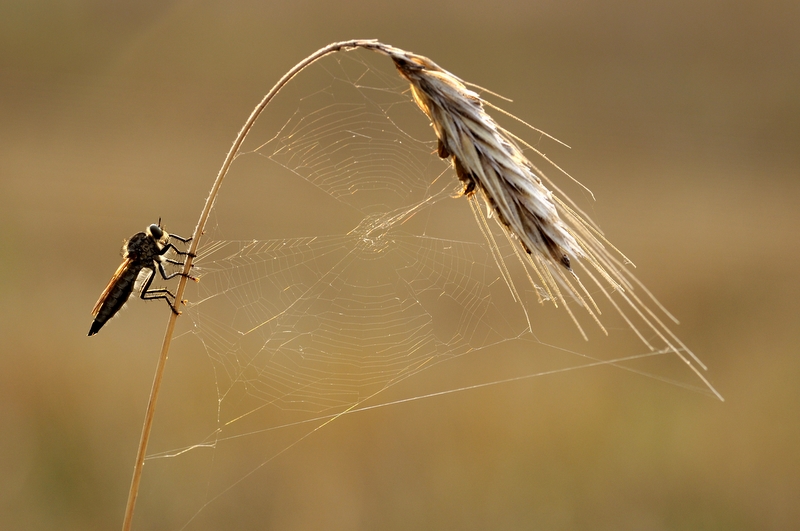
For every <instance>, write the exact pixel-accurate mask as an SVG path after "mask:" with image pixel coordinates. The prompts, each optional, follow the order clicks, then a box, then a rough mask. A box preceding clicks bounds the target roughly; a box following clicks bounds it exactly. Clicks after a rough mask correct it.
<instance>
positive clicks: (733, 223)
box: [0, 0, 800, 530]
mask: <svg viewBox="0 0 800 531" xmlns="http://www.w3.org/2000/svg"><path fill="white" fill-rule="evenodd" d="M798 27H800V4H798V3H797V2H792V1H783V2H779V1H774V2H761V3H753V2H714V1H702V2H686V1H678V2H663V1H661V2H633V1H624V0H620V1H613V2H592V3H583V2H553V1H543V2H535V1H534V2H521V1H507V2H501V3H497V2H488V1H484V2H481V1H462V2H454V1H449V2H439V3H429V2H419V1H416V0H414V1H409V2H404V3H397V2H387V3H378V2H360V1H350V2H338V3H329V2H320V1H296V2H293V3H291V4H289V3H277V2H273V3H267V2H230V3H227V2H202V3H201V2H186V1H183V2H154V1H149V2H101V1H89V0H86V1H78V2H70V3H62V2H47V1H41V2H3V3H2V4H0V117H1V118H0V135H2V136H1V137H0V150H1V153H2V155H0V197H2V209H0V227H2V229H1V230H0V273H1V274H0V348H2V355H1V356H0V364H1V365H0V425H1V426H2V432H3V434H2V436H1V437H0V528H2V529H26V530H35V529H60V530H69V529H109V528H111V529H114V528H116V527H117V526H119V525H120V524H121V521H122V515H123V510H124V505H125V500H126V496H127V489H128V485H129V482H130V471H131V468H132V465H133V460H134V457H135V452H136V445H137V443H138V439H139V433H140V429H141V420H142V417H143V414H144V409H145V405H146V402H147V396H148V393H149V390H150V384H151V381H152V371H153V370H154V367H155V361H156V357H157V354H158V349H159V346H160V343H161V339H162V334H163V332H162V331H163V327H164V322H165V320H166V312H165V311H164V310H165V308H163V307H160V305H159V304H155V303H153V304H149V305H144V304H141V303H138V302H133V303H132V304H131V305H130V307H129V309H128V310H126V312H125V315H124V316H123V318H122V319H116V320H114V322H113V323H112V325H109V327H108V328H109V329H108V330H105V329H104V330H103V332H102V333H101V334H99V335H98V336H97V337H93V338H91V339H89V338H87V337H86V332H87V330H88V327H89V324H90V321H91V317H90V315H89V312H90V310H91V308H92V305H93V304H94V302H95V300H96V298H97V296H98V294H99V293H100V291H101V290H102V288H103V287H104V285H105V282H106V281H107V279H108V278H109V276H110V275H111V273H112V272H113V271H114V268H115V267H116V266H117V265H118V260H119V256H118V254H117V253H118V246H119V242H120V241H121V239H122V238H123V237H127V236H130V235H131V234H133V233H135V232H137V231H140V230H143V229H144V227H145V226H146V225H148V224H150V223H152V222H154V221H155V220H156V219H158V218H159V217H163V218H164V219H165V221H166V223H167V227H168V229H170V230H171V231H174V232H176V233H178V234H182V235H188V234H189V233H190V232H191V230H192V228H193V227H194V225H195V223H196V218H197V215H198V213H199V210H200V208H201V206H202V203H203V201H204V199H205V197H206V194H207V192H208V188H209V187H210V184H211V182H212V181H213V178H214V176H215V175H216V172H217V170H218V168H219V166H220V164H221V163H222V160H223V158H224V156H225V153H226V152H227V150H228V148H229V146H230V144H231V142H232V141H233V139H234V137H235V135H236V133H237V132H238V130H239V128H240V127H241V124H242V123H243V122H244V120H245V118H246V117H247V116H248V115H249V113H250V111H251V110H252V108H253V106H254V105H255V104H256V103H257V102H258V101H259V100H260V99H261V97H262V95H263V94H264V93H265V92H266V91H267V90H268V89H269V88H270V87H271V86H272V85H273V84H274V82H275V81H276V80H277V79H278V78H279V77H280V76H281V75H283V73H284V72H285V71H286V70H287V69H288V68H289V67H291V66H292V65H294V64H295V63H296V62H298V61H299V60H300V59H302V58H303V57H305V56H306V55H308V54H309V53H311V52H312V51H314V50H316V49H317V48H319V47H321V46H323V45H325V44H327V43H329V42H333V41H339V40H345V39H352V38H379V39H380V40H381V41H383V42H386V43H389V44H394V45H396V46H399V47H402V48H404V49H407V50H410V51H414V52H416V53H420V54H423V55H426V56H429V57H431V58H432V59H433V60H435V61H436V62H437V63H439V64H440V65H442V66H443V67H445V68H447V69H448V70H450V71H451V72H453V73H455V74H457V75H459V76H460V77H462V78H463V79H466V80H469V81H472V82H474V83H477V84H479V85H481V86H484V87H487V88H489V89H491V90H493V91H495V92H498V93H500V94H503V95H505V96H508V97H510V98H513V99H514V103H513V104H510V105H508V106H507V107H509V109H510V110H512V111H513V112H514V113H515V114H516V115H518V116H520V117H522V118H523V119H525V120H526V121H528V122H530V123H532V124H534V125H535V126H536V127H538V128H541V129H542V130H544V131H547V132H548V133H550V134H552V135H554V136H556V137H558V138H559V139H561V140H563V141H565V142H566V143H568V144H570V145H571V146H572V149H571V150H564V149H559V150H556V151H553V153H552V156H553V157H554V158H556V160H557V162H558V163H559V164H560V165H562V166H563V167H564V168H566V169H567V170H568V171H569V172H570V173H571V174H572V175H574V176H576V177H577V178H578V179H580V180H581V181H582V182H583V183H584V184H586V185H587V186H588V187H589V188H591V189H592V190H593V192H594V194H595V196H596V197H597V202H596V203H593V204H592V206H591V208H592V211H591V214H592V216H593V217H594V218H595V219H596V220H597V221H599V223H600V224H601V226H602V227H603V228H604V230H605V231H606V233H607V234H608V235H609V236H610V238H611V239H612V241H614V243H615V244H616V245H617V246H619V247H620V248H621V249H623V250H624V251H625V252H626V254H628V255H629V256H630V257H631V258H632V259H633V260H634V261H635V262H636V263H637V266H638V269H637V275H638V276H639V277H640V278H641V279H642V280H643V281H644V282H645V283H646V284H647V285H648V287H649V288H650V289H651V290H652V291H653V292H655V293H656V294H657V295H658V296H659V298H660V300H661V301H662V302H663V303H664V304H665V306H666V307H667V308H669V309H670V310H671V311H672V312H673V313H674V314H675V315H676V316H677V317H678V318H679V319H680V320H681V323H682V324H681V325H680V326H679V327H677V332H678V333H679V335H680V336H681V338H682V339H683V340H684V341H685V342H686V343H687V344H688V345H689V346H691V347H692V348H693V349H694V351H695V352H697V353H698V354H699V355H700V356H701V358H702V359H703V360H704V361H705V362H706V363H707V365H708V366H709V368H710V371H709V378H710V379H711V381H712V382H713V383H714V385H715V386H716V387H717V389H719V390H720V392H721V393H722V394H723V395H724V396H725V398H726V402H724V403H720V402H718V401H715V400H714V399H712V398H709V397H707V396H706V395H703V394H699V393H694V392H691V391H687V390H686V389H683V388H679V387H675V386H669V385H665V384H663V383H661V382H658V381H656V380H653V379H646V378H641V377H638V376H636V375H633V374H631V373H628V372H625V371H621V370H617V369H614V368H602V369H598V370H583V371H571V372H567V373H564V374H559V375H554V376H550V377H542V378H536V379H532V380H526V381H521V382H516V383H510V384H506V385H500V386H494V387H491V388H488V389H482V390H475V391H467V392H461V393H455V394H452V395H447V396H444V397H440V398H432V399H427V400H420V401H417V402H414V403H410V404H406V405H400V406H393V407H388V408H384V409H380V410H376V411H372V412H365V413H360V414H357V415H352V416H349V417H347V418H342V419H339V420H337V421H336V422H333V423H331V424H330V425H328V426H325V427H324V428H323V429H322V430H320V431H319V432H317V433H314V434H313V435H312V436H310V437H309V438H307V439H305V440H303V441H301V442H300V443H298V444H297V445H295V446H294V447H292V448H291V449H290V450H288V451H287V452H285V453H283V454H281V455H278V456H277V457H275V458H274V459H272V460H271V461H269V462H268V463H266V464H265V465H264V466H263V467H261V468H260V469H258V470H257V471H256V472H255V473H254V475H257V476H259V477H258V480H257V481H256V480H253V483H252V486H248V485H247V484H245V485H243V486H242V488H240V489H237V490H236V492H235V495H231V496H225V497H223V498H220V499H218V500H215V501H214V503H213V507H210V508H209V510H207V511H203V512H201V514H200V516H198V518H196V519H194V520H191V515H192V514H194V511H196V510H197V507H196V506H194V508H189V509H187V508H186V507H181V506H179V505H180V503H182V502H181V501H177V498H180V499H181V500H182V499H183V496H180V497H179V496H176V499H175V500H174V499H172V497H171V493H176V492H180V493H181V494H183V493H186V492H192V491H195V490H197V491H199V492H200V494H198V496H197V499H201V500H202V499H203V495H202V489H203V484H202V482H201V483H200V484H193V483H191V484H190V483H189V482H188V480H187V481H186V482H185V483H181V480H180V478H181V477H189V476H188V475H187V476H182V475H181V467H184V468H186V469H187V471H188V469H190V468H192V466H193V462H192V461H191V460H189V461H188V462H178V463H176V465H175V468H176V469H177V471H176V472H175V474H174V475H172V476H169V477H170V478H172V479H171V481H174V483H162V484H156V485H153V484H147V483H146V484H145V487H146V490H144V491H143V493H142V501H141V502H140V503H141V510H142V512H141V513H140V514H139V517H138V518H137V519H136V521H135V525H134V528H136V529H180V528H183V526H184V525H186V529H253V528H255V529H298V530H300V529H445V528H450V529H454V528H455V529H617V530H619V529H623V530H624V529H630V530H668V529H669V530H671V529H693V530H700V529H709V530H723V529H724V530H747V529H776V530H777V529H781V530H782V529H792V528H800V505H799V504H798V503H797V500H798V499H800V452H799V451H798V447H799V443H800V415H799V414H798V412H799V410H798V406H800V391H798V385H797V381H798V377H800V361H798V354H800V352H799V351H800V349H799V348H798V340H800V334H799V333H798V330H800V327H799V326H798V324H800V323H799V322H798V321H800V320H799V319H798V310H799V309H800V303H799V302H798V300H799V298H798V295H800V283H798V282H797V281H796V280H795V278H796V273H795V269H796V265H797V262H798V259H799V258H800V246H799V245H798V236H797V234H796V232H797V230H798V229H800V214H798V200H800V178H799V177H800V149H798V145H799V144H798V141H800V37H798V35H797V28H798ZM548 154H550V152H549V151H548ZM282 207H283V208H285V205H283V206H282ZM267 208H269V206H268V203H267ZM278 208H281V206H280V205H278ZM286 223H291V210H287V221H286ZM275 229H276V231H277V229H278V227H275ZM276 236H277V234H276ZM536 311H541V312H553V311H555V310H553V309H552V308H551V307H544V308H542V309H538V308H537V310H536ZM592 341H603V340H602V339H601V338H599V337H594V338H593V339H592ZM566 342H567V340H566V339H565V343H566ZM178 358H179V359H178V361H177V362H176V363H175V364H173V365H171V366H170V368H169V369H168V375H167V380H166V381H165V390H164V396H163V397H162V400H163V406H164V410H163V412H162V413H161V418H162V419H169V421H168V422H167V421H166V420H164V421H163V422H162V423H161V424H159V413H157V417H156V426H155V434H154V436H155V437H162V442H163V441H164V440H167V439H168V438H169V434H167V433H166V431H167V428H169V429H170V430H175V431H177V432H180V431H181V430H182V422H183V421H184V420H186V423H187V425H190V422H189V420H190V419H187V418H185V417H182V416H181V415H185V416H188V414H190V413H191V414H193V415H194V414H196V415H206V416H209V415H210V416H213V415H214V414H215V413H216V406H215V405H214V404H213V403H209V401H208V396H209V393H211V394H213V393H214V390H213V385H212V388H211V389H210V390H209V388H208V387H209V386H208V374H206V373H203V372H202V370H197V372H192V369H186V370H183V369H184V365H183V364H181V363H180V359H181V358H180V356H178ZM170 361H171V362H172V361H173V360H172V359H171V360H170ZM471 367H472V366H471V365H470V363H469V362H464V363H462V364H460V365H456V366H455V367H448V364H443V365H441V366H439V367H437V368H436V370H432V371H428V372H426V373H423V374H422V375H420V376H419V377H420V379H421V381H427V382H428V383H429V382H430V381H432V380H433V379H444V380H447V378H449V377H451V376H452V375H450V374H448V369H452V370H455V371H460V372H461V373H465V372H468V371H470V370H471ZM476 370H477V369H476ZM512 374H513V370H512ZM468 378H469V377H468V376H467V379H468ZM440 388H442V389H446V388H448V386H447V384H445V385H442V386H441V387H440ZM194 394H196V395H197V396H198V399H197V403H196V404H195V403H188V404H182V405H179V406H177V405H175V403H174V402H172V403H171V402H170V398H174V397H175V396H181V397H184V398H182V399H183V400H185V397H187V396H189V397H191V396H193V395H194ZM412 394H413V391H412ZM176 412H178V413H176ZM186 429H187V430H188V429H192V428H191V427H187V428H186ZM204 435H205V434H204V433H202V434H200V433H198V434H197V435H196V436H194V438H195V439H196V440H200V439H202V437H203V436H204ZM283 436H285V437H287V440H288V441H291V440H293V439H292V435H283ZM190 438H191V437H190ZM176 445H177V444H175V445H172V446H170V443H169V442H165V443H164V444H162V446H163V447H167V448H168V447H174V446H176ZM256 451H257V450H256ZM273 453H274V452H273ZM271 455H272V453H269V452H265V453H264V456H265V459H266V458H268V457H270V456H271ZM148 465H149V463H148ZM203 466H205V467H207V468H208V469H212V468H213V467H214V466H220V467H222V466H225V464H224V463H218V464H216V465H215V464H214V463H212V464H210V465H209V464H208V463H205V464H204V465H203ZM147 472H148V466H146V467H145V481H147ZM246 473H247V470H244V471H240V470H232V471H231V475H232V477H233V478H234V480H236V479H241V478H242V477H244V476H245V474H246ZM165 477H166V476H165ZM192 477H194V476H192ZM175 478H177V479H175ZM164 481H166V480H164ZM192 481H194V480H192ZM187 522H188V524H187Z"/></svg>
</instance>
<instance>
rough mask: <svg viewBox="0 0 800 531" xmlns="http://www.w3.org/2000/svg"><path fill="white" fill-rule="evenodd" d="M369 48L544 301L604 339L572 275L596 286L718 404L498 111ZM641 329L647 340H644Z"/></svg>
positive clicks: (612, 255)
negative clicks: (512, 247) (538, 285)
mask: <svg viewBox="0 0 800 531" xmlns="http://www.w3.org/2000/svg"><path fill="white" fill-rule="evenodd" d="M367 47H371V48H373V49H375V50H376V51H378V52H381V53H384V54H386V55H388V56H389V57H390V58H391V59H392V61H394V64H395V66H396V67H397V70H398V71H399V72H400V74H401V75H402V76H403V77H404V78H405V79H407V80H408V82H409V83H410V85H411V92H412V95H413V97H414V101H416V103H417V105H418V106H419V108H420V109H421V110H422V111H423V112H424V113H425V114H426V115H427V116H428V117H429V118H430V120H431V125H432V126H433V129H434V131H435V133H436V136H437V138H438V142H439V144H438V154H439V156H440V157H442V158H449V159H450V160H451V161H452V164H453V167H454V169H455V171H456V175H457V176H458V178H459V179H460V180H461V182H462V183H463V185H464V190H463V193H464V195H466V196H469V197H472V196H473V195H474V194H476V193H478V194H480V196H481V197H482V199H483V200H484V202H485V203H486V205H487V210H488V211H489V215H490V216H494V217H495V218H496V219H497V221H498V222H499V223H500V224H501V225H502V226H503V227H504V229H505V230H506V231H507V233H508V234H509V235H510V236H511V237H512V239H516V241H518V242H519V245H520V246H521V247H522V249H524V251H525V252H526V253H527V255H528V260H527V264H526V265H527V266H528V267H530V268H531V269H532V270H533V271H534V272H535V273H536V275H535V276H536V277H537V278H539V279H540V280H541V281H542V282H543V284H544V286H543V288H544V290H545V292H547V293H548V294H549V295H550V297H549V298H550V300H552V301H553V303H554V304H556V305H558V303H559V302H560V303H561V304H563V306H564V307H565V308H566V310H567V312H568V313H569V315H570V317H571V318H572V320H573V321H574V322H575V324H576V326H577V327H578V329H579V330H580V332H581V334H583V336H584V337H586V334H585V333H584V332H583V329H582V328H581V326H580V324H579V322H578V319H577V318H576V316H575V315H574V314H573V312H572V311H571V309H570V307H569V304H568V303H570V302H572V303H575V304H577V305H578V306H579V307H582V308H583V309H584V310H585V311H586V312H587V313H588V314H589V315H590V316H591V318H592V320H593V321H595V323H597V325H598V326H599V327H600V329H601V330H602V331H603V332H604V333H606V334H607V332H606V330H605V328H604V327H603V325H602V323H601V321H600V318H599V314H600V309H599V307H598V305H597V304H596V302H595V301H594V300H593V298H592V295H591V293H590V291H589V290H588V289H587V288H586V287H585V286H584V285H583V283H582V282H581V280H580V279H579V277H578V275H577V273H576V271H575V268H577V267H581V268H582V270H583V271H584V272H585V273H586V274H587V277H588V278H589V279H590V280H591V281H592V283H594V284H596V285H597V288H598V289H599V292H600V293H602V294H603V296H605V297H606V298H608V300H609V301H610V303H611V305H612V306H613V307H614V308H615V309H616V310H617V311H618V312H619V313H620V315H621V316H622V318H623V319H624V320H625V321H626V322H627V323H628V325H629V326H630V327H631V328H632V329H633V331H634V332H635V333H636V335H637V336H638V337H639V338H640V339H641V340H642V341H643V343H644V344H645V345H646V346H647V347H648V348H649V349H651V350H654V351H655V350H656V347H655V346H654V345H653V344H652V342H650V341H648V340H647V339H645V335H650V334H654V335H655V336H656V337H658V338H659V339H660V340H661V341H662V343H663V344H664V345H665V346H666V347H667V349H668V350H671V351H672V352H674V353H675V354H677V355H678V356H679V357H680V358H681V360H683V361H684V362H685V363H686V364H687V365H688V366H689V367H691V369H692V370H693V371H694V372H695V373H696V374H697V375H698V376H699V377H700V379H701V380H702V381H703V382H704V383H705V384H706V385H707V386H708V388H709V389H710V390H711V391H712V392H713V393H714V394H715V395H716V396H717V397H718V398H719V399H720V400H722V396H721V395H720V394H719V393H718V392H717V391H716V390H715V389H714V388H713V386H711V384H710V382H708V380H707V379H706V378H705V376H704V375H703V374H702V373H701V371H700V368H702V369H704V370H705V369H706V367H705V366H704V365H703V364H702V362H700V360H699V359H698V358H697V357H696V356H695V355H694V354H693V353H692V352H691V351H690V350H689V349H688V348H686V346H685V345H684V344H683V343H682V342H681V341H680V340H679V339H678V338H677V337H676V336H675V334H674V333H673V332H672V331H671V330H670V329H669V328H668V327H667V326H666V325H665V324H664V322H663V321H662V319H661V318H660V317H659V316H658V315H657V314H656V313H655V312H654V311H653V310H652V309H651V308H650V306H649V304H648V301H649V303H651V304H653V305H655V306H656V307H657V308H658V309H659V310H661V311H663V312H664V314H665V315H666V316H667V317H668V318H670V319H672V320H673V321H675V322H677V321H676V320H675V319H674V318H673V317H672V316H671V315H670V314H669V313H668V312H666V310H664V308H663V307H662V306H661V304H660V303H659V302H658V301H657V300H656V299H655V297H653V296H652V294H650V292H649V291H647V289H646V288H645V287H644V286H643V285H642V284H641V283H640V282H639V281H638V280H637V279H636V278H635V277H634V276H633V274H632V273H631V272H630V270H629V269H628V268H627V267H626V266H625V264H629V263H630V261H629V260H628V259H627V258H626V257H625V256H624V255H622V254H621V253H620V252H619V251H618V250H617V249H616V248H615V247H613V246H612V245H611V244H610V243H608V241H607V240H606V239H605V237H604V236H603V235H602V233H600V232H599V230H598V229H597V228H596V227H595V226H593V224H592V222H591V221H590V220H588V219H585V218H584V217H582V216H581V214H580V213H579V211H578V210H577V209H573V208H570V207H569V206H568V204H573V203H572V201H570V200H569V198H567V197H563V198H559V197H557V196H556V195H555V194H554V193H553V192H552V191H551V190H550V189H549V188H548V187H547V186H546V185H545V183H544V182H543V178H544V175H543V174H541V172H539V171H538V170H537V169H536V167H535V166H534V165H533V164H532V163H531V162H530V161H529V160H528V159H527V158H526V156H525V154H524V153H523V151H522V149H521V148H520V147H519V145H518V144H517V139H516V137H515V136H514V135H513V134H511V133H510V132H508V131H506V130H505V129H503V128H502V127H501V126H500V125H498V124H497V122H496V121H495V120H494V119H493V118H492V117H491V116H490V115H489V114H488V113H487V112H486V108H487V107H489V108H496V107H494V106H493V105H491V104H489V103H488V102H485V101H484V100H483V99H482V98H481V96H480V95H479V94H477V93H476V92H474V91H473V90H471V89H469V88H468V87H467V83H465V82H464V81H462V80H461V79H459V78H458V77H456V76H454V75H453V74H451V73H450V72H448V71H447V70H444V69H443V68H441V67H440V66H439V65H437V64H436V63H434V62H433V61H431V60H430V59H428V58H427V57H423V56H421V55H416V54H413V53H410V52H406V51H404V50H401V49H399V48H395V47H392V46H387V45H383V44H380V43H371V45H369V46H367ZM479 223H480V222H479ZM529 278H530V277H529ZM634 285H637V286H639V287H640V288H641V289H642V291H643V292H644V293H645V297H646V299H647V300H643V299H642V298H640V297H639V296H638V295H637V294H636V293H635V291H634ZM617 299H621V300H619V301H618V300H617ZM628 313H631V314H632V315H630V316H629V315H628ZM632 319H636V321H634V320H632ZM637 323H638V324H637ZM639 327H642V328H643V329H644V330H649V331H650V332H649V333H648V334H644V333H643V332H642V330H640V329H639Z"/></svg>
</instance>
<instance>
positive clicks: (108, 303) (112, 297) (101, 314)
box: [89, 266, 142, 336]
mask: <svg viewBox="0 0 800 531" xmlns="http://www.w3.org/2000/svg"><path fill="white" fill-rule="evenodd" d="M141 269H142V268H141V267H136V266H130V267H128V268H127V269H125V271H123V272H122V273H121V274H120V275H119V276H118V277H117V278H116V279H114V280H113V281H112V285H111V286H109V287H108V289H107V294H106V296H105V299H103V302H102V303H101V304H100V309H99V310H98V311H97V315H96V316H95V318H94V321H93V322H92V327H91V328H90V329H89V335H90V336H93V335H94V334H96V333H97V332H99V331H100V329H101V328H102V327H103V325H104V324H106V322H107V321H108V320H109V319H111V318H112V317H114V316H115V315H116V314H117V312H118V311H119V310H120V309H121V308H122V307H123V306H124V305H125V303H126V302H127V301H128V298H129V297H130V296H131V293H132V292H133V286H134V284H135V283H136V277H138V276H139V271H141Z"/></svg>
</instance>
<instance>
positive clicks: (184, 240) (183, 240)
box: [169, 234, 192, 243]
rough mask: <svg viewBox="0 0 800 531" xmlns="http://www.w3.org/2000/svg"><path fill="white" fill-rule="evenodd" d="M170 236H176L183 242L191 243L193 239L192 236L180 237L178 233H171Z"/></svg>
mask: <svg viewBox="0 0 800 531" xmlns="http://www.w3.org/2000/svg"><path fill="white" fill-rule="evenodd" d="M169 237H170V238H175V239H176V240H180V241H182V242H183V243H189V242H190V241H192V239H191V238H181V237H180V236H178V235H177V234H170V235H169Z"/></svg>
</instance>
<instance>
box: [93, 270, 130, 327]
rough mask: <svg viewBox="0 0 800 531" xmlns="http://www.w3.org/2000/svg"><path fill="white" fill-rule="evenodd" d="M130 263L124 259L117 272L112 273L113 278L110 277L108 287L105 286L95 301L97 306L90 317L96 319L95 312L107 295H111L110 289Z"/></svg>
mask: <svg viewBox="0 0 800 531" xmlns="http://www.w3.org/2000/svg"><path fill="white" fill-rule="evenodd" d="M131 262H133V260H132V259H130V258H126V259H125V260H123V261H122V263H121V264H120V266H119V267H118V268H117V271H116V272H115V273H114V276H113V277H111V280H110V281H109V282H108V286H106V289H104V290H103V293H101V294H100V298H99V299H97V304H95V305H94V308H93V309H92V317H97V312H99V311H100V307H101V306H103V303H104V302H105V300H106V298H107V297H108V294H109V293H111V289H112V288H113V287H114V284H116V283H117V281H118V280H119V277H121V276H122V274H123V273H124V272H125V270H127V269H128V266H130V265H131Z"/></svg>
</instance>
